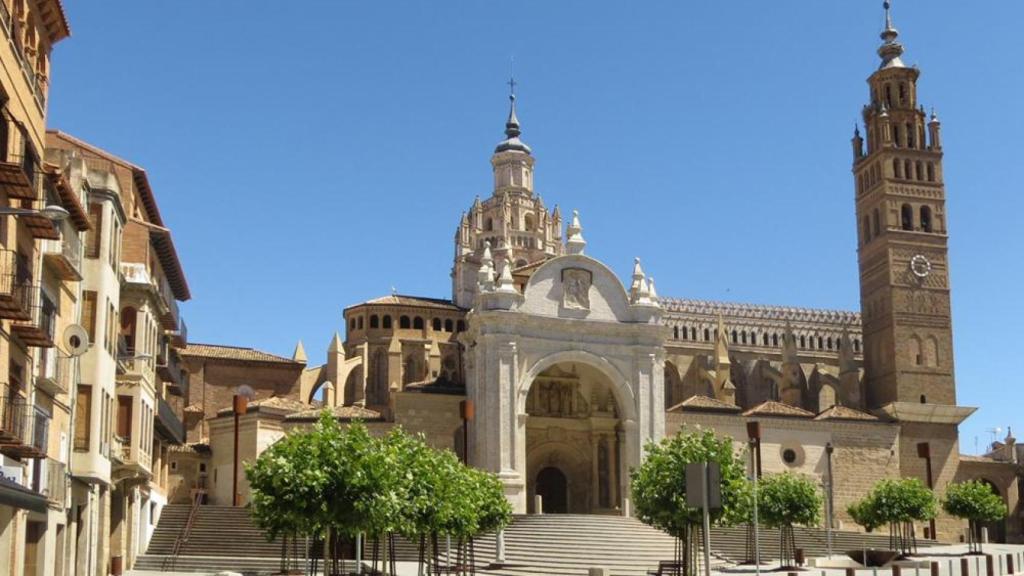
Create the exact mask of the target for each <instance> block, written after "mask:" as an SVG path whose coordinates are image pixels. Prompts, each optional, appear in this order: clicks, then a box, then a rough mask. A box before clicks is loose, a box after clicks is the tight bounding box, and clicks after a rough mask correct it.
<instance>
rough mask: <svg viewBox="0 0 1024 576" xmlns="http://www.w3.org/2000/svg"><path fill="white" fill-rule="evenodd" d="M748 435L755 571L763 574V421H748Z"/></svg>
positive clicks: (758, 575)
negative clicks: (760, 499)
mask: <svg viewBox="0 0 1024 576" xmlns="http://www.w3.org/2000/svg"><path fill="white" fill-rule="evenodd" d="M747 437H748V440H747V441H748V443H749V444H750V477H751V479H752V480H753V485H754V486H753V488H754V572H755V573H756V574H757V576H761V538H760V534H759V530H758V518H757V480H758V478H760V477H761V423H760V422H757V421H754V422H747Z"/></svg>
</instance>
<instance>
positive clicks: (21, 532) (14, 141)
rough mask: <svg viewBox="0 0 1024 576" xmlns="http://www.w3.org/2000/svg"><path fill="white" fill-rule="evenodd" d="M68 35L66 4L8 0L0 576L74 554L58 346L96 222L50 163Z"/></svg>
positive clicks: (3, 3) (1, 241) (47, 566)
mask: <svg viewBox="0 0 1024 576" xmlns="http://www.w3.org/2000/svg"><path fill="white" fill-rule="evenodd" d="M69 34H70V30H69V27H68V23H67V19H66V18H65V15H64V12H63V8H62V6H61V4H60V2H59V1H58V0H0V36H2V42H0V575H2V574H26V575H39V574H54V573H60V572H55V571H54V570H53V569H52V566H56V565H60V564H63V562H64V557H65V552H66V550H65V548H64V546H63V542H64V539H65V536H66V534H67V509H68V502H67V499H66V495H67V490H66V487H67V483H66V482H67V476H66V470H67V463H68V449H67V447H68V437H67V434H66V433H64V432H63V431H65V430H67V429H68V426H69V425H70V422H71V415H72V414H71V412H72V404H73V399H72V398H71V396H70V395H69V392H70V381H71V378H72V377H73V373H74V369H75V361H74V360H73V359H72V358H70V356H69V354H68V351H67V349H66V348H65V347H64V346H63V345H62V343H61V341H60V336H61V335H62V334H63V333H64V330H65V328H66V326H68V325H70V324H72V323H74V322H75V321H77V314H78V307H79V296H78V294H79V292H78V291H79V281H80V280H81V267H80V266H81V243H80V234H81V233H82V231H83V230H84V229H85V228H86V227H87V226H88V222H87V219H86V218H85V213H84V211H83V210H82V198H81V197H79V196H78V195H77V194H76V193H75V191H74V190H73V189H72V188H70V187H69V186H68V183H67V181H66V179H65V178H64V177H63V176H62V175H61V174H60V173H59V172H58V170H57V169H56V168H55V167H54V166H51V165H47V164H45V163H44V162H43V161H42V159H43V149H44V138H45V126H46V98H47V94H48V89H49V73H50V54H51V52H52V49H53V46H54V45H55V44H57V43H58V42H60V41H61V40H63V39H64V38H66V37H68V35H69ZM47 207H49V208H47ZM44 208H47V209H46V210H44ZM54 208H57V210H56V212H55V211H54V210H53V209H54Z"/></svg>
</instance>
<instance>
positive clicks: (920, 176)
mask: <svg viewBox="0 0 1024 576" xmlns="http://www.w3.org/2000/svg"><path fill="white" fill-rule="evenodd" d="M914 179H915V180H924V165H923V164H921V161H920V160H918V161H917V162H915V163H914Z"/></svg>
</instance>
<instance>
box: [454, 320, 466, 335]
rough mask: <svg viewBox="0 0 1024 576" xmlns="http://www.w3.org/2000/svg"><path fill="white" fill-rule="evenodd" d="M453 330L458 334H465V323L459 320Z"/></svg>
mask: <svg viewBox="0 0 1024 576" xmlns="http://www.w3.org/2000/svg"><path fill="white" fill-rule="evenodd" d="M455 329H456V330H457V331H459V332H465V331H466V323H465V322H464V321H462V320H459V321H458V322H457V323H456V324H455Z"/></svg>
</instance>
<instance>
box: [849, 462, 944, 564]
mask: <svg viewBox="0 0 1024 576" xmlns="http://www.w3.org/2000/svg"><path fill="white" fill-rule="evenodd" d="M937 509H938V502H937V501H936V499H935V494H934V493H933V492H932V491H931V489H929V488H928V487H927V486H925V485H924V483H923V482H921V481H920V480H918V479H917V478H900V479H885V480H880V481H879V482H878V483H877V484H875V486H874V487H873V488H872V489H871V492H869V493H868V494H867V495H866V496H865V497H864V498H863V499H861V500H860V501H858V502H855V503H854V504H853V505H851V506H850V507H849V508H847V512H849V513H850V516H851V517H852V518H853V521H854V522H856V523H857V524H860V525H861V526H864V528H865V529H868V530H873V529H875V528H878V527H880V526H885V525H888V526H889V545H890V546H891V547H892V549H893V550H895V551H897V552H899V553H900V554H903V555H907V554H911V553H913V552H914V551H916V548H917V541H916V537H915V536H914V522H922V521H925V520H931V519H932V518H934V517H935V512H936V510H937Z"/></svg>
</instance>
